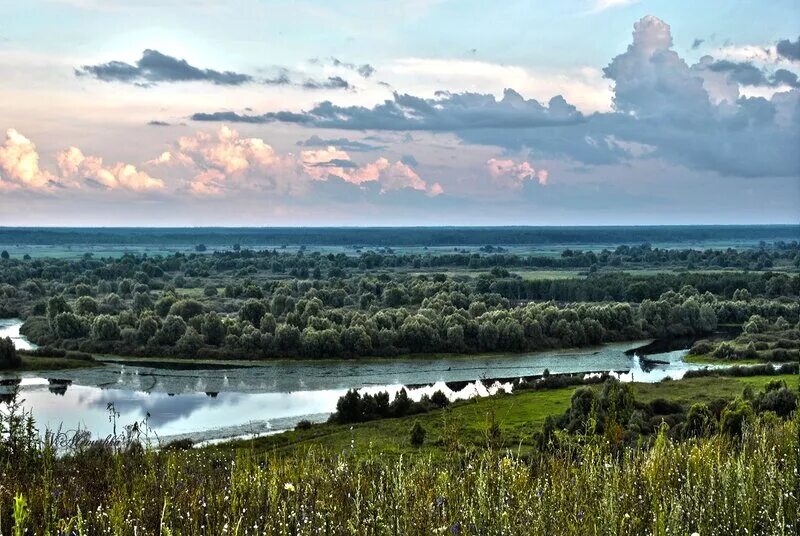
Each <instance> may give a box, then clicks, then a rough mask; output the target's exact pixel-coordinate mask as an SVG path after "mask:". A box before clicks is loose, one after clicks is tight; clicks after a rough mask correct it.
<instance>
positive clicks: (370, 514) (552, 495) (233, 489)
mask: <svg viewBox="0 0 800 536" xmlns="http://www.w3.org/2000/svg"><path fill="white" fill-rule="evenodd" d="M701 380H706V379H705V378H704V379H701ZM701 380H692V382H700V381H701ZM794 380H795V381H794V384H793V389H794V390H795V391H796V389H797V385H796V377H795V379H794ZM732 381H734V380H732ZM742 381H744V380H742ZM747 381H749V382H751V383H752V385H760V386H763V387H765V388H766V390H765V391H764V392H763V393H761V394H759V395H757V396H756V398H755V399H754V400H763V397H764V396H766V394H768V393H770V392H777V391H779V390H781V389H786V387H785V386H783V385H781V380H778V382H777V383H775V380H774V379H771V378H766V379H765V378H748V379H747ZM736 383H737V384H738V386H739V387H741V385H742V384H741V383H739V380H738V379H737V380H736ZM611 385H612V388H611V390H617V389H618V387H619V384H616V385H617V387H614V384H611ZM661 386H664V388H665V389H683V388H684V386H683V382H667V383H665V384H659V386H650V387H645V386H637V387H636V391H635V392H636V393H637V396H641V397H642V402H644V401H645V400H647V397H648V395H647V394H646V390H647V389H651V390H652V392H651V393H650V396H652V395H653V394H655V393H657V394H658V396H662V395H663V394H664V392H663V391H661ZM703 388H704V387H703V385H699V384H698V385H694V386H693V387H691V389H696V390H697V391H698V392H700V391H702V389H703ZM729 388H730V389H731V391H732V390H733V389H734V388H735V386H734V385H733V384H731V385H730V386H729ZM622 389H623V391H624V390H625V388H622ZM641 389H645V391H641ZM602 390H603V391H604V392H606V394H601V395H600V397H601V399H603V397H606V398H605V399H606V400H610V398H608V397H607V394H608V392H610V391H609V384H606V385H605V386H603V388H602ZM561 391H564V393H559V391H541V392H530V393H525V394H523V395H519V396H542V395H545V394H547V395H553V394H557V396H561V395H562V394H565V395H566V401H567V403H566V408H565V409H566V412H565V413H564V415H565V416H569V415H573V414H574V410H575V408H576V407H580V406H581V400H583V395H582V394H580V393H581V390H580V389H579V390H578V391H575V392H574V393H573V392H572V391H571V390H569V389H563V390H561ZM794 396H796V395H794ZM759 397H761V398H759ZM515 398H517V397H516V396H507V397H500V398H498V399H497V400H498V401H512V400H513V399H515ZM612 398H613V399H615V400H618V401H622V400H623V399H624V398H625V397H624V396H623V397H622V398H620V397H617V396H616V395H615V396H614V397H612ZM656 400H658V399H650V400H649V401H648V402H647V403H648V404H650V405H653V403H654V402H655V401H656ZM795 400H796V398H795ZM479 403H480V404H491V403H493V401H492V400H482V401H480V402H479ZM656 403H657V404H660V402H656ZM760 403H761V402H753V407H754V408H757V407H758V404H760ZM576 404H577V406H576ZM749 404H750V403H749V402H746V401H745V400H744V399H737V400H734V401H731V402H729V404H728V406H727V407H728V409H727V410H726V411H728V412H729V413H730V414H734V413H735V414H736V415H738V416H741V419H738V420H736V419H733V418H732V417H723V418H722V420H721V422H722V423H728V424H722V426H721V427H720V428H719V429H717V428H709V427H705V424H706V421H704V420H702V419H700V418H698V419H696V422H698V423H700V424H701V426H700V427H699V428H697V430H696V432H697V433H692V434H683V436H682V438H681V439H679V438H677V437H672V436H674V435H675V434H674V433H671V432H670V430H671V429H670V427H669V426H668V425H667V424H666V422H665V423H663V424H660V425H658V426H656V428H655V430H654V432H653V434H652V435H648V436H639V439H637V440H636V441H634V442H630V441H628V440H626V439H624V438H623V437H622V436H619V435H618V430H617V429H616V428H615V427H614V426H609V423H611V422H612V421H611V420H610V417H609V414H608V413H607V410H604V411H606V413H605V414H602V415H601V414H600V413H598V414H596V415H597V417H598V418H599V419H600V420H598V421H597V422H598V423H603V424H605V426H604V427H602V429H599V428H594V427H593V425H592V424H591V421H585V422H584V426H577V427H576V428H575V429H574V430H568V429H567V428H569V427H570V426H571V425H570V424H569V423H565V425H566V427H567V428H558V429H551V430H550V436H549V439H547V441H545V442H544V443H541V441H539V443H540V446H539V447H538V448H535V449H531V450H528V451H525V452H523V451H522V450H520V449H519V448H517V447H515V446H514V445H513V444H511V445H509V444H507V443H503V442H501V441H497V436H495V435H494V432H492V430H493V429H494V425H493V424H492V423H491V421H488V422H486V421H484V423H485V424H483V425H481V424H478V425H477V426H479V427H484V433H483V434H475V436H474V437H475V438H476V441H475V443H474V444H466V443H463V442H454V441H453V440H452V435H450V433H449V431H448V429H447V428H444V429H442V431H441V435H440V437H438V438H436V439H435V441H436V442H437V443H439V444H438V446H437V447H436V448H437V449H438V451H439V452H441V453H446V455H436V452H434V451H431V450H425V449H423V450H416V449H418V447H413V446H412V447H410V448H411V449H412V450H411V451H409V452H408V453H406V454H405V455H401V456H389V457H387V456H386V455H385V450H384V449H383V448H381V446H380V445H364V444H358V445H357V444H356V442H355V440H353V441H352V442H350V443H349V444H347V445H345V446H344V447H342V448H331V447H326V446H324V445H320V444H316V445H314V446H308V447H306V446H302V445H301V446H297V445H296V446H295V447H294V448H293V450H292V451H291V452H282V453H279V452H275V451H271V450H264V449H263V448H259V447H258V443H256V442H250V443H249V444H248V443H246V444H242V445H240V446H239V447H235V448H231V447H226V448H204V449H190V450H181V449H178V448H166V449H162V450H159V451H156V450H152V449H150V448H147V444H146V441H147V436H146V434H147V430H146V426H144V425H140V426H139V427H136V428H129V429H128V430H127V431H126V432H125V433H124V434H122V435H121V436H120V437H118V438H114V440H109V441H104V442H91V441H89V440H88V438H85V437H84V438H78V439H76V440H73V441H71V442H70V443H69V447H68V449H67V451H66V452H64V451H63V450H62V455H61V456H57V455H56V451H57V446H58V440H57V437H52V436H51V437H49V438H48V439H46V440H45V441H44V442H40V441H38V440H37V439H36V437H35V434H34V432H33V427H34V423H33V422H30V421H28V420H27V419H25V418H24V417H23V416H21V415H19V414H12V416H11V417H6V418H4V419H3V420H2V423H3V426H4V428H3V434H2V436H1V437H2V438H3V441H2V442H1V443H0V479H1V480H2V482H3V486H2V488H0V531H2V532H3V533H4V534H5V533H13V534H26V533H36V534H48V533H49V534H101V533H111V534H136V535H146V534H174V535H177V534H183V535H188V534H215V535H216V534H320V533H322V534H425V535H427V534H458V535H461V534H465V535H466V534H556V533H557V534H581V535H582V534H657V535H667V534H690V533H694V532H697V533H699V534H704V535H705V534H709V535H713V534H719V535H734V534H742V535H744V534H748V535H752V534H756V535H758V534H769V535H771V534H796V533H797V531H798V530H800V525H798V514H800V502H799V501H798V495H797V492H798V486H800V476H799V475H798V466H800V418H798V414H797V412H796V411H794V413H792V414H791V415H793V416H790V417H788V418H786V419H783V418H781V417H780V416H778V414H776V413H775V412H774V411H772V410H766V409H763V408H762V410H763V411H758V410H751V411H749V412H748V411H741V410H740V408H741V407H744V405H748V406H749ZM623 406H624V404H621V405H619V406H616V407H617V408H618V409H620V410H621V409H622V407H623ZM464 407H466V405H464ZM610 407H611V406H607V408H610ZM453 409H456V408H450V409H447V410H444V412H449V411H453ZM723 415H725V413H723ZM573 416H574V415H573ZM701 416H702V415H701ZM712 419H713V418H712ZM391 420H394V421H400V422H404V423H405V425H406V426H408V425H409V424H410V420H409V419H405V420H403V419H391ZM578 420H580V419H578ZM734 420H735V423H734V424H731V423H733V421H734ZM382 422H383V421H381V423H382ZM502 422H506V421H502ZM576 422H577V421H576ZM325 426H330V425H325ZM415 427H416V425H415V426H414V427H412V429H413V428H415ZM313 428H314V427H312V429H313ZM499 429H500V432H499V434H500V435H501V436H502V434H504V433H505V432H504V430H503V429H502V425H500V426H499ZM429 434H430V432H429ZM404 436H405V438H406V441H409V439H408V437H409V435H408V431H407V430H406V433H405V434H404ZM539 437H540V439H541V437H543V436H542V434H539ZM412 438H413V434H412ZM423 441H424V439H423ZM26 531H27V532H26Z"/></svg>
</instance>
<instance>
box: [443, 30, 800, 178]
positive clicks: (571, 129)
mask: <svg viewBox="0 0 800 536" xmlns="http://www.w3.org/2000/svg"><path fill="white" fill-rule="evenodd" d="M707 66H708V63H702V64H698V66H694V67H689V66H688V65H687V64H686V62H685V61H684V60H683V59H682V58H680V57H679V56H678V55H677V54H676V53H675V52H674V51H673V50H672V37H671V34H670V29H669V26H668V25H667V24H665V23H664V22H663V21H660V20H658V19H656V18H654V17H645V18H644V19H642V20H641V21H639V22H638V23H637V24H636V26H635V31H634V40H633V43H632V44H631V45H630V46H629V47H628V50H627V51H626V52H624V53H623V54H620V55H618V56H617V57H615V58H614V59H613V60H612V61H611V63H610V64H609V65H608V67H606V69H605V71H604V72H605V75H606V77H607V78H609V79H610V80H613V81H614V92H615V94H614V107H615V109H616V110H615V111H614V112H611V113H598V114H594V115H592V116H589V117H588V118H587V121H586V122H585V123H581V124H577V125H571V126H558V127H544V128H537V129H521V130H518V131H501V130H486V131H463V132H457V135H458V136H459V137H461V138H462V139H464V140H466V141H469V142H471V143H480V144H493V145H499V146H501V147H505V148H509V149H517V150H518V149H527V150H529V151H530V152H531V154H532V155H533V156H534V157H539V158H548V157H551V158H552V157H563V158H568V159H572V160H575V161H576V162H577V163H579V164H613V163H624V162H628V161H631V160H633V159H636V158H660V159H663V160H665V161H667V162H670V163H673V164H678V165H682V166H685V167H687V168H691V169H695V170H699V171H713V172H716V173H718V174H721V175H726V176H739V177H797V176H800V155H799V154H798V152H797V150H796V148H797V147H798V146H800V91H797V90H796V89H793V90H791V91H788V92H783V93H777V94H776V95H775V96H774V97H772V98H771V99H764V98H760V97H759V98H738V99H735V100H734V101H733V102H731V101H730V100H723V101H722V102H719V103H716V101H715V100H714V99H712V98H711V96H710V95H709V93H708V91H707V90H706V89H705V87H704V85H703V73H704V69H705V68H706V67H707ZM708 71H709V72H713V71H712V70H711V69H709V70H708ZM756 71H757V72H753V70H752V69H749V68H748V67H747V66H742V65H739V64H736V65H733V64H724V63H718V65H717V72H724V73H726V74H728V75H730V74H731V73H733V74H734V76H735V77H736V78H737V79H738V80H739V82H740V83H742V82H745V83H755V84H757V85H758V84H763V85H769V86H777V85H793V84H796V79H795V77H794V74H793V73H791V72H789V71H786V70H778V71H776V72H775V73H774V74H773V75H771V76H766V75H764V73H762V72H761V71H758V70H757V69H756ZM737 87H738V86H737Z"/></svg>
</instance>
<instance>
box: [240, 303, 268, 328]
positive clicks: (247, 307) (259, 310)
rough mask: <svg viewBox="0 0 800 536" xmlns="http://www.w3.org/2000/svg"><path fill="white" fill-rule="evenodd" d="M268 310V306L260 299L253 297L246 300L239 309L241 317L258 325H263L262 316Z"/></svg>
mask: <svg viewBox="0 0 800 536" xmlns="http://www.w3.org/2000/svg"><path fill="white" fill-rule="evenodd" d="M266 312H267V308H266V307H265V306H264V304H263V303H262V302H261V301H260V300H256V299H254V298H251V299H249V300H247V301H246V302H244V305H242V308H241V309H239V318H241V319H242V320H244V321H247V322H250V323H251V324H253V325H254V326H256V327H260V326H261V318H262V317H263V316H264V314H265V313H266Z"/></svg>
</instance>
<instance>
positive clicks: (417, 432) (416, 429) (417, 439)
mask: <svg viewBox="0 0 800 536" xmlns="http://www.w3.org/2000/svg"><path fill="white" fill-rule="evenodd" d="M425 433H426V432H425V428H423V427H422V425H421V424H420V423H419V421H414V426H412V427H411V438H410V441H411V446H413V447H420V446H422V444H423V443H425Z"/></svg>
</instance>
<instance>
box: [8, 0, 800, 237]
mask: <svg viewBox="0 0 800 536" xmlns="http://www.w3.org/2000/svg"><path fill="white" fill-rule="evenodd" d="M0 21H2V23H0V225H5V226H326V225H337V226H365V225H637V224H641V225H651V224H740V223H741V224H744V223H798V222H800V106H799V104H800V82H798V74H800V37H799V36H800V3H798V2H796V0H786V1H784V0H771V1H770V2H761V1H732V0H727V1H723V0H709V1H704V2H689V1H678V0H638V1H637V0H564V1H560V2H533V1H530V0H525V1H521V0H505V1H504V2H491V3H488V2H485V1H480V2H479V1H471V0H405V1H400V0H341V1H339V2H335V3H334V2H329V1H323V0H319V1H316V0H230V1H214V0H160V1H159V0H139V1H137V2H130V1H128V0H4V1H3V2H0Z"/></svg>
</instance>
